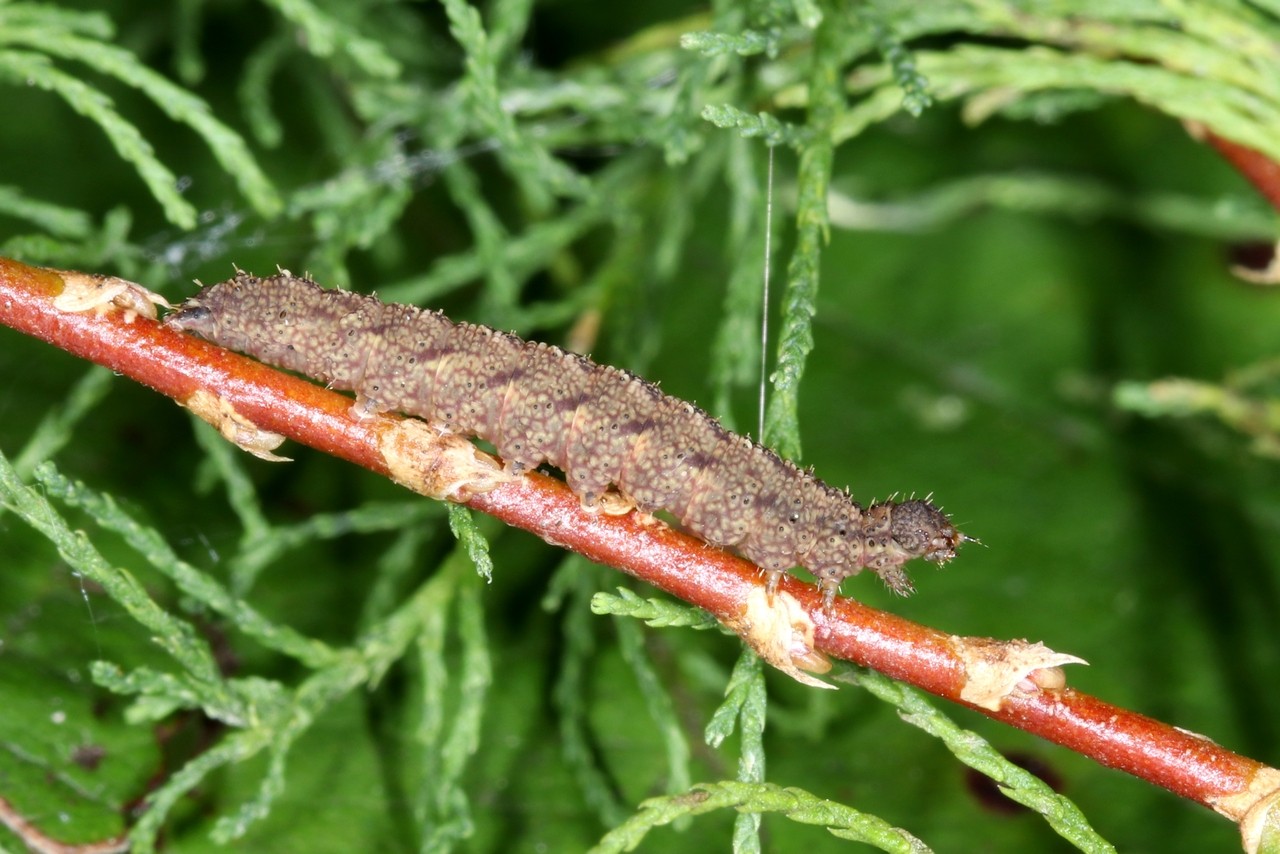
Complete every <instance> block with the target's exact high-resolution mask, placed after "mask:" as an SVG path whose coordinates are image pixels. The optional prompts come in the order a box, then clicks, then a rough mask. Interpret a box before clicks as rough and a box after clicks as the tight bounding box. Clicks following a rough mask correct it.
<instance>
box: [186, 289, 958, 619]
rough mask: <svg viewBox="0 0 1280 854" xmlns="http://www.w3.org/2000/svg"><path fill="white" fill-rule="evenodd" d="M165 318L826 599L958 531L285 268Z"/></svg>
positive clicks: (933, 513)
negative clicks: (423, 422) (647, 516)
mask: <svg viewBox="0 0 1280 854" xmlns="http://www.w3.org/2000/svg"><path fill="white" fill-rule="evenodd" d="M165 323H166V324H167V325H169V326H171V327H173V328H175V329H181V330H185V331H188V332H193V333H195V334H196V335H199V336H200V337H202V338H205V339H207V340H209V341H212V342H213V343H215V344H218V345H220V346H223V347H227V348H229V349H232V350H239V351H241V352H243V353H247V354H248V355H251V356H253V357H255V358H257V359H261V360H262V361H264V362H267V363H269V364H272V365H275V366H277V367H281V368H287V369H289V370H293V371H298V372H299V373H303V374H306V375H308V376H311V377H314V378H315V379H317V380H320V381H322V382H326V383H328V384H329V385H330V386H332V387H334V388H337V389H341V390H344V391H354V392H355V393H356V404H355V405H356V408H357V410H358V411H361V412H364V413H372V412H387V411H392V410H394V411H398V412H403V413H405V414H407V415H415V416H418V417H420V418H424V419H427V420H428V421H431V422H432V423H433V424H435V425H437V426H438V427H440V428H442V429H446V430H449V431H452V432H456V433H462V434H464V435H467V436H479V437H480V438H482V439H485V440H486V441H489V442H492V443H493V445H494V447H495V448H496V449H497V451H498V454H499V456H501V457H502V458H503V459H504V461H505V462H506V465H507V466H508V468H510V469H511V470H512V471H515V472H520V471H525V470H527V469H531V468H535V467H537V466H539V465H542V464H543V463H544V462H545V463H550V464H551V465H553V466H555V467H556V468H558V469H560V470H561V471H563V472H564V473H565V478H566V480H567V481H568V483H569V486H570V487H571V488H572V489H573V491H574V492H575V493H577V495H578V496H579V497H580V498H581V499H582V501H583V503H584V504H585V505H586V506H588V507H590V506H594V505H596V504H597V503H598V502H599V501H600V499H601V497H602V496H604V494H605V493H606V492H608V491H610V490H617V491H618V492H621V493H622V494H623V495H624V496H626V497H627V498H628V499H629V500H630V501H632V502H634V503H635V505H636V506H637V507H639V508H640V509H642V510H646V511H654V510H666V511H667V512H669V513H671V514H672V515H674V516H675V517H676V518H677V519H679V520H680V522H681V524H683V525H684V526H685V527H686V528H688V529H689V530H690V531H692V532H693V533H694V534H696V535H697V536H699V537H701V538H703V539H705V540H706V541H707V542H708V543H711V544H713V545H717V546H724V547H728V548H732V549H734V550H735V551H737V552H738V553H739V554H741V555H742V556H743V557H745V558H747V559H748V560H750V561H752V562H754V563H756V564H757V565H759V566H760V567H761V568H762V569H763V570H764V571H765V572H766V573H767V574H768V576H769V580H770V584H771V585H772V584H776V583H777V580H778V579H779V578H780V577H781V575H782V573H783V572H785V571H786V570H787V569H790V568H792V567H796V566H803V567H805V568H807V569H808V570H809V571H810V572H812V573H813V574H814V575H815V576H816V577H817V578H818V581H819V583H820V584H821V586H822V590H823V594H824V596H825V597H826V599H827V601H828V602H830V601H831V599H832V598H833V597H834V596H835V595H836V591H837V590H838V589H839V587H840V582H841V581H843V580H844V579H845V578H848V577H849V576H851V575H856V574H857V573H858V572H860V571H862V569H863V568H867V569H870V570H872V571H873V572H875V573H876V574H877V575H879V576H880V577H881V578H882V579H883V580H884V581H885V583H886V584H888V585H889V587H891V588H892V589H893V590H894V591H896V592H898V593H901V594H904V595H905V594H907V593H910V592H911V589H912V588H911V582H910V580H909V579H908V578H907V574H906V572H905V570H904V569H903V564H905V563H906V562H907V561H909V560H912V559H914V558H923V559H925V560H929V561H934V562H936V563H944V562H945V561H947V560H950V559H951V558H953V557H955V553H956V547H957V546H958V545H959V544H960V543H962V542H964V541H965V540H967V539H968V537H966V536H964V535H963V534H961V533H960V532H959V531H957V530H956V528H955V526H953V525H952V524H951V522H950V520H948V519H947V517H946V516H945V515H943V513H942V512H941V511H940V510H938V509H937V508H936V507H934V506H933V504H932V503H930V502H929V501H920V500H910V501H902V502H895V501H886V502H881V503H877V504H872V505H871V506H870V507H866V508H864V507H862V505H860V504H858V503H857V502H856V501H853V500H852V499H850V497H849V496H848V495H847V494H846V493H845V492H843V491H841V490H838V489H833V488H832V487H830V486H827V485H826V484H825V483H823V482H822V481H820V480H818V479H817V478H815V477H813V476H812V475H811V474H809V473H808V472H805V471H802V470H801V469H799V468H797V467H796V466H795V465H794V464H792V463H790V462H788V461H786V460H783V459H781V458H780V457H778V455H777V454H775V453H774V452H773V451H771V450H769V449H768V448H765V447H762V446H761V445H758V444H756V443H755V442H752V441H751V440H750V439H748V438H746V437H744V436H740V435H737V434H735V433H731V432H729V431H728V430H726V429H725V428H724V427H722V426H721V425H720V423H719V422H717V421H716V420H715V419H714V418H712V417H711V416H709V415H707V414H706V413H705V412H703V411H702V410H701V409H699V408H698V407H696V406H694V405H693V404H691V403H686V402H685V401H682V400H678V399H676V398H673V397H670V396H668V395H665V394H663V393H662V392H661V391H659V390H658V388H657V386H655V385H653V384H652V383H649V382H646V381H645V380H642V379H640V378H639V377H637V376H634V375H633V374H630V373H628V372H626V371H622V370H619V369H617V368H612V367H609V366H607V365H597V364H595V363H594V362H592V361H590V360H589V359H587V358H585V357H583V356H578V355H576V354H573V353H566V352H565V351H563V350H561V349H559V348H557V347H552V346H549V345H547V344H538V343H533V342H528V341H523V340H521V339H519V338H517V337H516V336H514V335H509V334H507V333H504V332H498V331H495V330H493V329H489V328H487V327H484V326H475V325H472V324H469V323H453V322H452V321H450V320H449V319H447V318H446V317H445V316H444V315H443V314H441V313H440V312H438V311H427V310H423V309H419V308H415V307H413V306H405V305H395V304H388V303H383V302H380V301H378V299H377V298H376V297H372V296H365V295H363V294H357V293H351V292H349V291H339V290H328V289H325V288H322V287H320V286H319V285H317V284H316V283H315V282H312V281H310V280H308V279H304V278H298V277H296V276H293V275H291V274H289V273H288V272H282V273H281V274H280V275H277V276H272V277H269V278H265V279H260V278H257V277H255V276H251V275H249V274H247V273H239V274H237V275H236V277H235V278H234V279H231V280H229V281H226V282H222V283H220V284H217V285H212V286H210V287H207V288H204V289H203V290H202V291H200V293H199V294H197V295H196V296H195V297H193V298H192V299H189V300H187V302H186V303H184V304H183V305H182V306H181V307H180V308H179V310H178V311H176V312H174V313H173V314H171V315H169V317H168V318H166V320H165Z"/></svg>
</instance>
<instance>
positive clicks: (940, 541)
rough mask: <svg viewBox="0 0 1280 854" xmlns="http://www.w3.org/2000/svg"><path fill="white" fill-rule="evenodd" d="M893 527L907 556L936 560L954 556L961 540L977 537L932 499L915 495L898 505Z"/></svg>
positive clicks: (894, 511) (898, 541) (965, 540)
mask: <svg viewBox="0 0 1280 854" xmlns="http://www.w3.org/2000/svg"><path fill="white" fill-rule="evenodd" d="M890 530H891V532H892V536H893V541H894V543H896V544H897V546H898V548H899V549H901V552H902V553H903V554H904V555H906V559H907V560H910V559H912V558H918V557H919V558H924V559H925V560H931V561H933V562H934V563H946V562H947V561H949V560H951V559H952V558H953V557H955V556H956V548H957V547H958V546H959V545H960V544H961V543H963V542H967V541H970V540H972V539H973V538H972V537H967V536H965V535H964V534H962V533H960V531H958V530H957V529H956V526H955V525H953V524H951V520H950V519H948V518H947V517H946V514H944V513H943V512H942V511H941V510H939V509H938V508H936V507H934V506H933V505H932V504H931V503H929V502H928V501H918V500H914V499H913V500H911V501H904V502H902V503H901V504H896V505H894V507H893V521H892V527H891V529H890Z"/></svg>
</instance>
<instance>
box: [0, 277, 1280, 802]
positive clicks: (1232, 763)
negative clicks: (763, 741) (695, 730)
mask: <svg viewBox="0 0 1280 854" xmlns="http://www.w3.org/2000/svg"><path fill="white" fill-rule="evenodd" d="M62 287H63V280H62V278H61V277H60V276H59V275H58V274H57V273H55V272H53V271H48V270H41V269H37V268H32V267H28V266H25V265H22V264H19V263H16V262H13V261H9V260H5V259H0V323H4V324H6V325H9V326H12V327H14V328H16V329H18V330H20V331H22V332H26V333H27V334H29V335H34V336H36V337H38V338H41V339H43V340H45V341H48V342H49V343H51V344H54V345H55V346H58V347H61V348H63V349H65V350H67V351H69V352H71V353H74V354H76V355H79V356H81V357H83V358H86V359H90V360H92V361H94V362H97V363H99V364H103V365H106V366H108V367H110V368H111V369H112V370H114V371H117V372H119V373H121V374H124V375H126V376H129V377H131V378H132V379H134V380H136V381H138V382H141V383H143V384H145V385H148V386H150V387H151V388H154V389H156V390H157V391H159V392H161V393H162V394H166V395H168V396H170V397H172V398H175V399H176V400H178V401H186V400H187V399H189V398H190V397H191V396H192V395H193V394H194V393H195V392H196V391H198V390H204V391H208V392H212V393H213V394H215V395H217V396H218V397H220V398H222V399H223V400H225V401H226V402H228V403H229V404H230V405H231V407H232V408H233V409H234V410H235V411H236V412H238V413H239V414H241V415H243V416H245V417H247V418H248V419H249V420H250V421H252V422H253V423H254V424H256V425H257V426H258V427H260V428H262V429H264V430H269V431H271V432H275V433H280V434H283V435H285V436H288V437H289V438H291V439H294V440H295V441H298V442H301V443H303V444H306V445H310V446H312V447H315V448H318V449H320V450H323V451H325V452H327V453H330V454H333V455H334V456H338V457H341V458H343V459H346V460H349V461H351V462H353V463H356V464H358V465H361V466H364V467H366V468H369V469H372V470H373V471H376V472H380V473H382V474H387V473H388V468H387V464H386V462H385V460H384V459H383V457H382V454H381V452H380V451H379V446H380V438H381V436H382V434H383V432H384V431H385V430H387V429H389V427H388V425H394V423H395V419H384V418H375V419H363V420H357V419H355V418H353V417H351V416H350V414H349V409H350V406H351V400H350V398H347V397H344V396H342V395H339V394H336V393H333V392H330V391H328V390H326V389H324V388H321V387H319V386H316V385H314V384H312V383H309V382H306V381H303V380H300V379H297V378H295V377H292V376H289V375H286V374H282V373H280V372H278V371H275V370H273V369H270V368H267V367H265V366H263V365H261V364H259V363H257V362H254V361H252V360H250V359H247V358H244V357H242V356H239V355H236V354H234V353H230V352H228V351H226V350H222V349H219V348H217V347H214V346H212V345H210V344H207V343H205V342H203V341H200V340H197V339H195V338H192V337H189V336H186V335H182V334H180V333H176V332H173V331H170V330H169V329H167V328H164V327H163V326H161V325H159V324H158V323H156V322H155V321H151V320H148V319H145V318H136V319H134V320H133V321H132V322H129V321H128V320H127V319H126V318H125V317H124V316H123V315H122V314H121V313H120V312H111V313H107V314H103V315H98V314H94V313H92V312H80V313H69V312H65V311H61V310H59V309H57V308H56V307H55V306H54V304H53V299H54V297H55V296H56V295H57V294H58V293H60V291H61V290H62ZM468 503H469V505H470V506H472V507H474V508H476V509H478V510H481V511H484V512H486V513H490V514H492V515H494V516H496V517H498V518H500V519H502V520H503V521H505V522H507V523H508V524H511V525H514V526H516V527H520V528H524V529H526V530H529V531H532V532H533V533H535V534H537V535H538V536H540V537H542V538H543V539H545V540H547V541H548V542H552V543H555V544H557V545H560V546H563V547H565V548H568V549H572V550H573V551H576V552H578V553H580V554H583V555H585V556H586V557H588V558H590V559H592V560H594V561H597V562H600V563H603V564H607V565H609V566H613V567H617V568H618V569H620V570H622V571H624V572H627V573H630V574H632V575H634V576H636V577H638V578H641V579H643V580H645V581H646V582H648V583H650V584H652V585H654V586H656V587H659V588H661V589H663V590H665V591H667V592H669V593H670V594H672V595H674V596H677V597H679V598H680V599H683V600H684V601H686V602H690V603H692V604H694V605H697V606H699V607H702V608H704V609H706V610H708V611H710V612H711V613H712V614H714V615H715V616H716V617H717V618H719V619H721V620H724V621H730V622H731V621H733V620H734V619H736V618H739V617H740V616H741V613H742V608H743V603H744V602H746V601H747V599H748V597H749V596H751V595H752V594H753V593H758V591H759V588H760V585H761V584H762V583H763V582H762V579H761V576H760V573H759V571H758V570H757V569H756V567H754V566H753V565H751V564H749V563H747V562H746V561H744V560H742V559H740V558H737V557H735V556H733V555H730V554H727V553H725V552H722V551H720V550H717V549H714V548H710V547H708V546H707V545H705V544H704V543H702V542H701V541H698V540H696V539H693V538H691V537H688V536H686V535H684V534H681V533H679V532H677V531H674V530H671V529H670V528H668V527H666V526H663V525H655V524H652V523H646V522H645V521H644V520H643V519H639V518H637V516H636V514H631V515H627V516H607V515H603V514H594V513H589V512H586V511H584V510H583V509H582V508H581V506H580V503H579V501H578V499H577V498H576V497H575V496H574V495H573V494H572V492H570V491H569V489H568V488H567V487H566V486H565V485H564V484H563V483H562V482H560V481H558V480H555V479H553V478H549V477H545V476H542V475H537V474H535V475H531V476H528V477H524V478H521V479H519V480H517V481H514V482H511V483H508V484H505V485H503V486H500V487H498V488H497V489H494V490H493V491H491V492H487V493H483V494H480V495H477V496H475V497H473V498H471V499H470V500H469V502H468ZM781 590H782V591H783V592H784V593H786V594H790V595H791V596H794V597H795V599H796V600H798V601H799V602H800V603H801V605H802V606H803V608H804V610H805V611H807V613H808V615H809V619H811V620H812V622H813V624H814V625H815V627H816V631H815V641H816V646H817V648H818V649H819V650H821V651H822V652H825V653H827V654H829V655H833V656H836V657H839V658H843V659H846V660H848V661H852V662H855V663H857V664H860V665H864V666H867V667H871V668H874V669H876V670H879V671H881V672H883V673H886V674H888V675H890V676H893V677H895V678H897V679H901V680H903V681H905V682H908V683H911V684H914V685H917V686H919V687H921V688H923V689H925V690H927V691H929V692H931V693H933V694H936V695H938V696H940V697H944V698H946V699H948V700H952V701H954V702H958V703H964V704H965V705H969V706H970V707H974V708H976V706H974V705H973V704H972V703H969V702H966V701H965V700H963V699H962V698H961V691H962V690H963V689H964V686H965V684H966V679H967V677H968V674H967V670H966V667H967V665H966V660H965V659H963V658H962V657H960V656H959V655H958V654H957V643H958V642H960V641H964V640H972V639H961V638H955V637H952V636H950V635H947V634H945V633H943V632H939V631H937V630H935V629H931V628H927V627H924V626H920V625H917V624H915V623H912V622H910V621H908V620H904V619H902V618H900V617H897V616H894V615H893V614H889V613H885V612H881V611H877V610H874V609H872V608H868V607H866V606H864V605H861V604H859V603H858V602H856V601H853V600H850V599H841V600H838V601H837V602H836V603H835V606H834V607H833V608H832V609H831V610H830V611H829V612H825V613H824V611H823V609H822V601H821V595H820V593H819V592H818V591H817V589H816V588H814V587H812V586H810V585H807V584H804V583H803V582H801V581H799V580H797V579H794V578H790V577H787V578H784V579H783V582H782V586H781ZM979 711H982V712H983V713H984V714H987V715H989V716H990V717H992V718H995V719H997V720H1001V721H1005V722H1006V723H1009V724H1012V725H1013V726H1016V727H1019V728H1021V729H1024V730H1026V731H1028V732H1032V733H1035V734H1037V735H1039V736H1041V737H1043V738H1045V739H1048V740H1050V741H1053V742H1056V743H1058V744H1061V745H1064V746H1066V747H1068V748H1070V749H1072V750H1075V751H1077V752H1079V753H1081V754H1084V755H1085V756H1089V757H1090V758H1092V759H1094V760H1096V761H1098V762H1100V763H1102V764H1103V765H1107V766H1110V767H1114V768H1119V769H1121V770H1124V771H1127V772H1129V773H1130V774H1133V775H1135V776H1138V777H1141V778H1143V779H1145V780H1148V781H1150V782H1152V783H1155V784H1156V785H1159V786H1163V787H1164V788H1166V789H1169V790H1170V791H1173V792H1175V793H1176V794H1178V795H1181V796H1182V797H1184V798H1188V799H1190V800H1193V801H1196V802H1197V803H1201V804H1204V805H1206V806H1209V807H1211V808H1213V809H1215V810H1217V811H1218V812H1220V813H1221V814H1223V815H1225V816H1227V817H1229V818H1231V819H1232V820H1234V821H1241V820H1242V819H1243V818H1244V817H1245V814H1246V813H1247V812H1248V811H1249V810H1250V809H1251V808H1252V807H1253V806H1255V805H1256V804H1257V803H1258V802H1259V801H1260V800H1261V799H1262V797H1263V796H1264V795H1266V794H1267V793H1269V792H1275V791H1276V790H1278V789H1280V780H1278V779H1277V777H1278V776H1280V772H1276V771H1274V770H1272V769H1270V768H1268V767H1267V766H1265V765H1263V764H1262V763H1260V762H1257V761H1255V760H1253V759H1249V758H1247V757H1244V756H1240V755H1238V754H1236V753H1232V752H1231V751H1229V750H1226V749H1225V748H1222V747H1220V746H1218V745H1216V744H1214V743H1213V742H1211V741H1208V740H1207V739H1205V738H1202V737H1199V736H1196V735H1193V734H1190V733H1187V732H1185V731H1182V730H1179V729H1176V728H1174V727H1172V726H1169V725H1167V724H1163V723H1160V722H1159V721H1155V720H1152V719H1150V718H1147V717H1144V716H1142V715H1139V714H1136V713H1134V712H1130V711H1127V710H1125V709H1121V708H1117V707H1115V706H1112V705H1109V704H1107V703H1104V702H1103V701H1101V700H1099V699H1097V698H1094V697H1091V696H1088V695H1086V694H1082V693H1079V692H1077V691H1074V690H1072V689H1070V688H1063V689H1061V690H1053V689H1049V690H1030V691H1015V692H1013V693H1011V694H1009V695H1008V696H1005V697H1004V699H1003V701H1002V702H1000V704H999V707H998V708H996V709H988V708H981V709H979Z"/></svg>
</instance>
